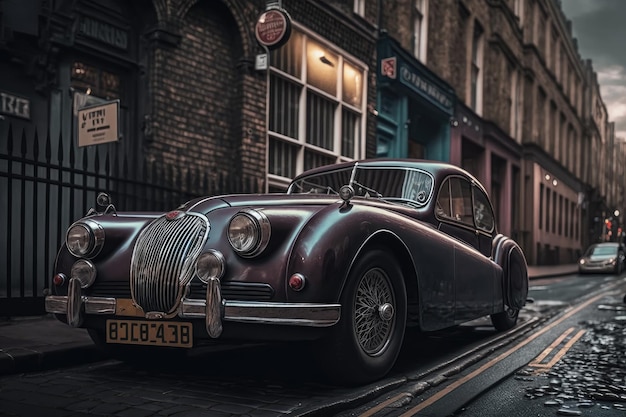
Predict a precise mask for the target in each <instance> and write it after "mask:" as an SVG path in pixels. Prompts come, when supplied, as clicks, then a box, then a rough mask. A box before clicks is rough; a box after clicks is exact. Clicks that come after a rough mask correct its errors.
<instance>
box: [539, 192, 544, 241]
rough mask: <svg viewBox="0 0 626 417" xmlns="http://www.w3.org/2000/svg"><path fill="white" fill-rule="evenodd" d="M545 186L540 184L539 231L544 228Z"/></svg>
mask: <svg viewBox="0 0 626 417" xmlns="http://www.w3.org/2000/svg"><path fill="white" fill-rule="evenodd" d="M543 188H544V185H543V184H539V219H538V220H539V230H541V229H542V226H543V202H544V201H545V199H544V198H543Z"/></svg>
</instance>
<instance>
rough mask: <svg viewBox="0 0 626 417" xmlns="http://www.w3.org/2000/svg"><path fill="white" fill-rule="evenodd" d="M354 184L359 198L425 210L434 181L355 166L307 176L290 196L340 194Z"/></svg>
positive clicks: (411, 172)
mask: <svg viewBox="0 0 626 417" xmlns="http://www.w3.org/2000/svg"><path fill="white" fill-rule="evenodd" d="M348 184H351V185H352V187H353V188H354V191H355V194H356V195H357V196H362V197H376V198H381V199H383V200H387V201H392V202H399V203H404V204H408V205H411V206H418V207H421V206H423V205H425V204H426V203H427V202H428V200H429V199H430V197H431V195H432V191H433V177H432V176H431V175H430V174H429V173H427V172H426V171H422V170H418V169H413V168H393V167H391V168H390V167H363V166H359V165H357V166H355V167H351V168H343V169H338V170H335V171H327V172H323V173H319V174H313V175H310V176H305V177H302V178H299V179H297V180H296V181H294V182H293V183H292V184H291V185H290V186H289V190H288V193H289V194H303V193H306V194H337V193H338V191H339V189H340V188H341V187H342V186H344V185H348Z"/></svg>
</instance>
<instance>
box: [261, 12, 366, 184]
mask: <svg viewBox="0 0 626 417" xmlns="http://www.w3.org/2000/svg"><path fill="white" fill-rule="evenodd" d="M293 32H295V33H297V36H298V37H299V40H298V41H300V42H302V44H301V45H300V47H299V48H296V53H300V54H301V55H300V56H299V57H295V58H296V59H297V60H300V62H299V65H300V66H299V74H297V75H293V74H290V73H287V72H285V71H283V70H282V69H280V68H278V67H276V66H273V65H272V63H271V59H270V67H269V69H268V96H267V97H268V98H267V103H268V109H267V112H268V128H267V137H266V144H267V152H266V164H267V173H266V175H267V183H268V187H269V188H272V189H275V190H276V189H287V186H288V185H289V183H290V181H291V179H292V178H294V177H295V176H297V175H299V174H301V173H302V172H304V171H306V170H307V169H308V168H311V166H309V167H307V166H305V164H306V160H307V158H312V159H309V160H313V164H315V158H320V160H321V161H322V162H323V159H325V158H327V162H328V163H338V162H347V161H352V160H357V159H363V158H364V157H365V145H366V122H367V111H366V109H367V100H368V95H367V90H368V85H367V81H368V76H369V68H368V66H367V65H366V64H365V63H364V62H362V61H360V60H359V59H357V58H356V57H354V56H352V55H351V54H349V53H348V52H346V51H345V50H343V49H341V48H339V47H338V46H337V45H334V44H332V43H330V42H329V41H327V40H325V39H324V38H322V37H320V36H319V35H318V34H316V33H314V32H311V31H310V30H308V29H306V28H304V27H302V26H300V25H298V24H297V23H294V27H293ZM293 36H294V35H293V33H292V37H293ZM309 41H310V42H312V43H314V44H317V45H321V46H322V48H323V50H324V51H328V53H329V54H332V55H333V58H336V61H337V62H336V63H334V65H331V66H333V67H335V75H336V77H337V78H336V80H335V81H336V83H335V93H334V95H333V94H331V93H329V92H328V91H325V90H324V89H323V88H319V87H316V86H315V85H312V84H310V83H309V79H308V78H307V76H308V73H307V71H308V68H307V63H308V62H307V46H308V45H309ZM283 48H284V47H283ZM320 60H321V58H320ZM322 63H326V62H324V61H323V60H322ZM348 69H352V70H357V74H356V76H360V77H361V81H360V86H359V88H360V91H359V88H357V89H355V90H354V92H355V94H357V97H358V96H360V103H359V104H358V105H355V104H354V103H353V102H351V101H350V100H349V99H348V98H346V97H345V96H344V93H345V89H344V77H345V76H346V74H345V73H346V71H347V70H348ZM358 71H360V72H358ZM274 77H276V78H274ZM278 79H279V80H280V82H285V83H290V84H291V85H293V86H295V87H296V89H297V94H298V96H299V97H298V99H297V100H296V103H297V104H295V106H297V107H296V109H295V111H296V113H297V115H296V122H297V125H298V128H297V132H296V133H295V137H290V136H288V135H285V134H282V133H280V132H278V131H273V130H271V129H270V125H271V120H272V114H273V111H274V104H275V102H274V101H273V100H272V98H271V93H274V91H273V87H274V86H275V85H276V84H273V83H275V82H277V81H276V80H278ZM273 80H274V81H273ZM277 91H279V90H277ZM279 92H280V91H279ZM313 96H315V97H317V98H319V100H320V102H321V103H324V102H325V103H330V104H331V106H332V109H333V115H332V118H333V121H332V123H333V124H332V126H331V128H332V138H331V142H332V149H327V148H325V147H320V146H316V145H315V144H313V143H310V141H309V140H307V136H308V132H309V129H308V127H309V126H308V125H307V119H308V117H309V116H310V109H308V108H307V106H308V102H309V100H310V99H311V97H313ZM352 117H354V118H352ZM344 122H350V123H354V125H353V126H352V127H350V128H348V127H346V126H344ZM346 133H350V134H351V135H353V136H354V140H353V141H352V143H351V145H352V146H346V144H347V141H345V138H344V137H343V135H344V134H346ZM275 141H278V142H275ZM276 146H278V147H279V148H280V147H282V148H283V150H284V152H285V153H286V154H287V155H288V154H292V153H293V156H292V157H290V156H287V159H290V162H291V163H290V164H289V165H290V167H291V169H290V172H286V171H284V170H283V172H280V173H276V172H272V170H273V168H274V165H275V164H274V163H273V162H272V158H271V157H273V156H275V155H271V153H272V152H273V150H274V149H277V148H275V147H276ZM289 148H292V151H290V150H289ZM347 148H348V149H351V151H352V154H351V155H344V154H343V152H344V150H345V149H347ZM307 152H309V153H307ZM292 158H293V159H295V161H293V159H292ZM283 163H284V162H283ZM320 165H326V163H320V164H318V165H314V166H320ZM290 173H292V174H291V176H290Z"/></svg>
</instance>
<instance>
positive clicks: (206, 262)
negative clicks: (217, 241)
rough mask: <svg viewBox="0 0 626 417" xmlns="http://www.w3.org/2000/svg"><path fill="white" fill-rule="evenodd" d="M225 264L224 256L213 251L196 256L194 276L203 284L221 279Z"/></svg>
mask: <svg viewBox="0 0 626 417" xmlns="http://www.w3.org/2000/svg"><path fill="white" fill-rule="evenodd" d="M225 265H226V262H225V260H224V255H222V253H221V252H219V251H216V250H214V249H210V250H208V251H207V252H204V253H203V254H201V255H200V256H198V260H197V261H196V275H198V278H200V280H201V281H202V282H204V283H205V284H206V283H208V282H209V280H211V279H212V278H217V279H219V278H221V277H222V276H223V275H224V270H225V269H226V267H225Z"/></svg>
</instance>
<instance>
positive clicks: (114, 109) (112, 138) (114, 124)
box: [76, 100, 120, 147]
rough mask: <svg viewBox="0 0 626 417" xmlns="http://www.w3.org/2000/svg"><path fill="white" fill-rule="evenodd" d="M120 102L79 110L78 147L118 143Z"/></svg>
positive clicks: (115, 101) (110, 102)
mask: <svg viewBox="0 0 626 417" xmlns="http://www.w3.org/2000/svg"><path fill="white" fill-rule="evenodd" d="M119 110H120V101H119V100H114V101H109V102H105V103H100V104H96V105H92V106H88V107H83V108H81V109H78V114H77V123H76V125H77V126H78V132H77V133H78V146H79V147H82V146H91V145H100V144H102V143H108V142H117V141H118V140H119V137H120V132H119Z"/></svg>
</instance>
